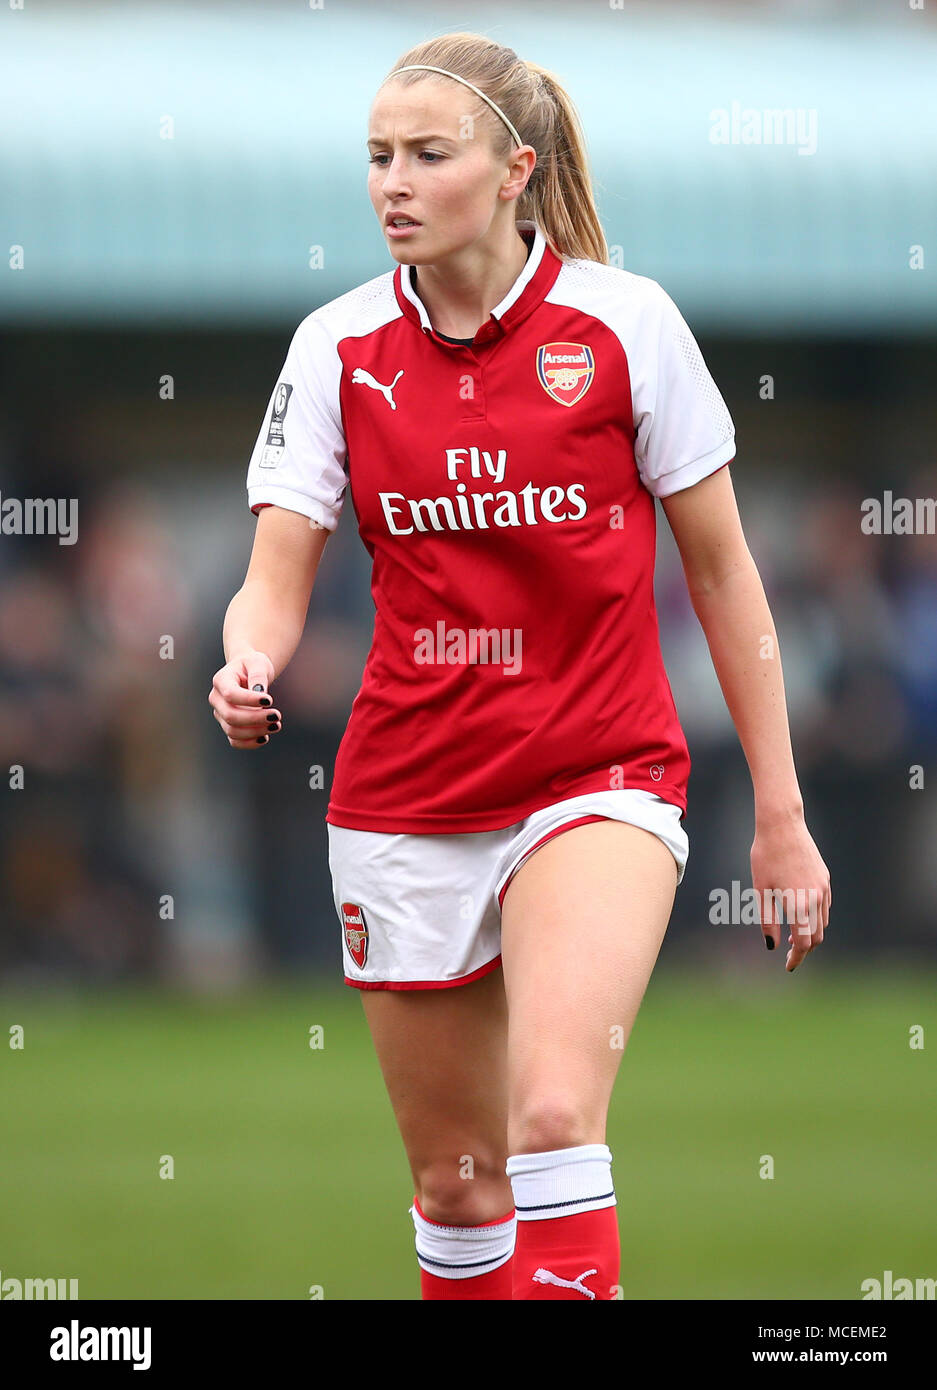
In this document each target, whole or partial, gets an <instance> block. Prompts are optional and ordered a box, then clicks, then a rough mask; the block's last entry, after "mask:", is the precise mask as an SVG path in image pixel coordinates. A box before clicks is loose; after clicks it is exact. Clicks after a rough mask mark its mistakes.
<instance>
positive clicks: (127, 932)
mask: <svg viewBox="0 0 937 1390" xmlns="http://www.w3.org/2000/svg"><path fill="white" fill-rule="evenodd" d="M54 464H55V466H54V468H49V469H48V471H47V475H46V476H44V475H43V470H42V469H38V470H36V469H34V468H31V469H29V470H27V469H26V468H25V467H24V466H23V464H22V463H21V462H19V461H18V459H17V457H16V456H15V451H14V450H13V449H12V448H10V447H6V448H5V449H4V451H3V452H2V454H0V492H2V495H3V496H18V497H25V496H51V495H55V496H63V495H64V496H73V497H76V498H77V499H78V524H79V540H78V543H77V544H75V545H72V546H66V545H59V544H58V543H57V541H56V539H55V538H54V537H50V536H13V535H3V536H2V537H0V765H2V767H3V768H4V769H5V774H4V775H5V777H6V779H7V782H8V785H7V787H6V788H5V789H4V793H3V797H2V811H0V881H2V908H0V914H2V926H0V975H2V978H3V979H4V980H5V981H6V982H7V983H10V982H13V983H15V984H26V985H28V984H29V983H30V982H36V983H39V984H42V985H46V984H47V983H50V982H51V983H60V984H63V985H68V984H69V983H70V982H72V981H95V982H97V981H100V982H106V981H112V980H126V979H131V978H136V979H162V980H172V981H176V980H189V981H198V982H199V983H200V984H202V985H205V986H207V987H210V986H214V985H221V984H224V983H226V982H229V981H232V980H239V979H242V978H245V977H251V976H254V975H256V974H261V973H264V972H277V971H291V970H310V971H316V970H321V971H323V972H325V974H326V976H327V978H328V979H330V980H335V981H338V979H339V978H340V974H341V959H340V949H339V937H338V923H337V917H336V914H335V910H334V907H333V904H332V898H331V887H330V883H329V878H328V864H327V850H326V845H327V842H326V829H325V821H324V816H325V808H326V804H327V800H328V785H329V781H330V776H331V768H332V764H333V761H334V757H335V752H336V749H337V747H338V743H339V740H340V738H341V735H342V732H343V730H344V726H345V721H346V719H347V717H348V712H349V709H350V705H351V701H352V699H353V698H354V694H355V692H356V690H357V688H358V684H359V682H360V676H361V671H362V668H363V665H364V661H365V658H366V655H367V651H368V647H369V645H370V637H371V625H372V618H373V607H372V603H371V598H370V590H369V579H370V576H369V560H368V557H367V555H366V553H365V551H364V549H363V547H362V546H361V544H360V541H359V538H358V536H357V532H356V528H355V519H354V513H353V510H352V508H351V507H350V506H347V505H346V509H345V513H344V514H343V517H342V520H341V524H340V526H339V528H338V531H337V532H336V533H335V534H334V535H333V536H332V537H330V539H329V542H328V544H327V546H326V551H325V555H324V557H323V561H322V564H321V567H320V571H319V576H318V579H317V583H316V588H315V592H314V594H313V600H312V604H311V607H310V614H309V619H308V622H307V627H306V631H305V634H304V637H303V640H302V643H301V645H300V647H299V649H298V651H297V653H296V655H295V657H294V658H293V661H292V662H291V664H290V666H289V668H288V669H287V670H286V671H285V672H284V673H283V674H282V675H281V677H280V678H279V679H278V681H277V682H276V683H275V687H274V691H275V698H276V701H277V704H278V705H279V707H280V708H281V709H282V710H283V713H284V729H283V732H282V733H281V734H280V735H279V736H278V737H277V738H275V739H274V740H273V741H272V742H271V744H270V745H269V746H267V747H265V748H263V749H259V750H257V751H256V752H252V753H237V752H234V751H233V750H231V749H230V748H229V747H228V744H227V740H226V739H225V737H224V735H223V733H222V731H221V730H220V728H219V727H218V725H217V723H216V722H215V720H214V718H213V717H212V714H211V710H210V707H209V705H208V701H207V696H208V692H209V688H210V685H211V679H212V676H213V674H214V672H215V671H216V670H217V669H218V667H219V666H221V665H222V664H223V660H224V657H223V651H222V645H221V632H222V623H223V618H224V612H225V608H226V606H227V603H228V601H229V600H230V598H231V596H232V594H233V593H234V592H235V591H236V589H237V588H238V587H239V586H240V583H241V581H242V579H243V575H244V570H245V568H246V564H247V560H248V556H249V553H250V544H251V538H252V534H253V529H254V525H255V521H254V518H253V517H252V516H251V515H250V513H249V511H248V509H247V501H246V493H245V491H244V471H245V469H246V458H245V459H244V460H243V466H242V461H236V462H235V463H233V464H231V465H230V466H227V467H226V470H225V473H224V475H223V476H222V475H220V474H219V472H218V470H217V468H210V469H209V468H206V470H205V474H204V477H203V478H202V477H199V476H198V470H197V469H195V468H193V475H194V476H193V477H192V478H189V479H187V480H185V481H184V482H183V481H178V480H177V481H167V480H163V479H160V478H159V477H158V476H155V475H154V476H152V477H147V478H145V479H141V480H139V481H126V480H113V479H109V480H108V479H105V480H102V481H99V482H98V483H96V484H95V485H94V486H90V485H89V482H88V480H87V478H85V477H84V476H81V477H80V476H78V470H75V471H74V473H73V474H72V475H71V476H70V473H69V467H70V465H69V464H68V461H67V460H65V459H62V458H59V459H56V460H55V461H54ZM733 480H734V483H735V487H736V493H737V496H738V498H739V505H740V510H741V513H742V517H743V524H744V526H745V530H746V535H747V538H748V542H749V546H750V548H751V550H752V553H753V555H754V556H755V559H756V561H757V563H758V566H759V569H760V573H761V575H762V578H763V581H764V585H765V589H766V592H767V596H768V600H769V603H770V605H771V609H772V612H773V615H774V618H775V621H776V625H777V628H778V632H779V637H780V646H781V656H782V662H783V670H784V679H785V685H786V692H787V701H788V709H789V713H790V719H791V730H792V738H793V744H794V750H795V758H796V763H797V769H798V773H799V776H800V780H801V786H802V789H803V792H804V796H805V802H806V810H807V821H808V826H809V828H810V830H811V833H812V834H813V835H814V838H815V839H816V841H817V843H818V845H819V847H820V851H821V853H822V854H823V856H824V858H825V860H826V862H827V864H828V866H829V867H830V870H831V874H832V879H833V885H834V910H833V921H834V922H835V925H836V928H837V930H838V931H840V932H841V933H842V935H843V936H844V938H847V939H848V941H849V944H850V946H851V947H852V948H854V949H855V950H857V951H860V952H861V953H862V954H868V953H871V952H874V951H877V950H888V951H901V950H907V949H916V950H919V951H933V950H934V948H935V933H934V931H933V924H934V922H935V920H937V878H935V874H934V871H933V846H934V844H935V843H937V824H935V817H934V809H933V808H934V805H935V797H934V791H933V787H932V786H930V785H929V783H928V779H931V780H932V779H934V778H937V759H935V753H937V537H934V536H932V535H912V536H894V535H892V536H888V535H881V536H875V535H866V534H864V533H863V532H862V531H861V529H860V517H861V511H860V507H861V503H862V500H863V496H864V492H863V489H862V487H861V486H860V485H858V484H855V483H852V482H848V481H845V480H843V479H817V478H812V479H811V480H810V481H809V483H808V482H806V481H805V479H804V478H803V477H798V476H797V475H796V474H793V473H791V474H786V475H781V474H780V473H776V472H773V471H771V470H769V469H763V470H761V471H760V472H759V471H756V470H755V469H754V468H748V467H746V468H743V467H742V466H741V465H740V466H739V467H738V468H737V469H736V468H733ZM889 486H892V487H893V488H894V491H895V494H896V495H903V496H908V497H924V496H930V497H934V496H937V471H935V470H933V469H922V470H920V471H912V472H911V473H909V475H908V476H906V477H904V478H901V479H894V480H892V481H891V482H890V483H889ZM658 518H659V545H658V562H657V577H656V589H657V599H658V616H659V622H660V630H661V642H662V648H663V651H664V656H665V662H666V665H667V669H668V673H669V675H670V679H671V685H672V688H673V691H674V696H675V700H676V703H677V708H678V711H679V714H680V717H681V721H682V723H683V727H684V729H685V732H686V735H687V738H688V742H689V746H690V752H691V756H692V760H693V772H692V775H691V781H690V804H689V811H688V816H687V823H686V824H687V832H688V835H689V839H690V846H691V850H690V860H689V864H688V867H687V874H686V878H685V880H684V883H683V885H682V886H681V888H680V889H679V890H678V894H677V901H676V906H675V910H674V916H673V922H672V927H671V933H670V937H672V938H673V939H674V943H675V949H677V950H679V947H680V945H681V943H685V944H687V946H688V948H689V949H692V950H696V951H698V952H700V953H701V954H705V953H706V952H708V951H710V950H715V951H718V952H720V953H722V954H723V955H725V954H726V953H731V952H732V951H734V950H735V949H736V945H735V942H734V940H733V938H732V930H733V929H731V928H724V929H722V930H721V939H720V940H719V941H718V942H714V941H713V934H714V933H715V932H716V930H717V929H715V928H713V927H712V926H710V925H709V923H708V921H707V907H708V900H709V893H710V891H711V890H712V889H713V888H714V887H718V886H724V887H729V885H730V884H731V882H732V880H733V879H738V880H740V881H741V884H742V887H743V888H744V887H746V886H748V885H749V884H750V882H751V880H750V866H749V862H748V851H749V849H750V844H751V835H752V830H753V809H752V798H751V784H750V780H749V778H748V773H747V768H746V765H745V761H744V757H743V754H742V752H741V749H740V747H739V743H738V739H737V736H736V734H735V730H734V728H733V726H732V722H731V719H730V718H729V715H728V712H727V710H726V707H725V703H724V700H723V698H722V694H721V691H720V689H719V686H718V682H717V680H716V678H715V675H714V672H713V669H712V663H711V660H710V657H709V652H708V648H707V646H706V641H705V638H704V636H703V633H702V631H701V629H700V627H699V624H698V621H697V619H696V616H695V614H694V612H693V609H692V607H691V605H690V601H689V597H688V595H687V591H686V586H685V582H684V578H683V574H682V569H681V566H680V563H679V557H678V554H677V551H676V547H675V545H674V543H673V538H672V537H671V535H670V533H669V530H668V528H667V525H666V521H665V519H664V517H663V513H662V512H660V511H658ZM316 766H321V767H322V768H323V774H324V787H323V788H322V789H317V788H316V787H314V786H313V785H311V782H313V781H314V769H315V767H316ZM916 766H919V767H920V768H922V770H923V776H924V779H925V786H924V789H922V790H918V789H915V787H914V785H913V784H914V780H915V777H914V772H913V769H914V768H915V767H916ZM20 769H21V772H20V771H19V770H20ZM928 807H930V810H928ZM668 940H670V938H668Z"/></svg>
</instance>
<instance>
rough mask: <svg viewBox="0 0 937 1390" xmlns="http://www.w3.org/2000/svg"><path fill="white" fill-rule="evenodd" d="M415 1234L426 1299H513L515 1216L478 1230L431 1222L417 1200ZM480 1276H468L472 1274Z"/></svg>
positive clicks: (503, 1217) (512, 1214)
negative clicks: (512, 1271)
mask: <svg viewBox="0 0 937 1390" xmlns="http://www.w3.org/2000/svg"><path fill="white" fill-rule="evenodd" d="M410 1215H411V1216H412V1217H413V1224H414V1227H415V1229H416V1253H417V1259H418V1260H419V1264H420V1294H421V1297H422V1298H423V1299H424V1301H426V1300H430V1301H433V1302H438V1301H439V1300H441V1299H504V1300H510V1298H511V1297H512V1284H511V1263H512V1255H513V1250H514V1232H515V1227H516V1217H515V1214H514V1212H513V1211H511V1212H509V1213H508V1214H507V1216H501V1217H498V1218H497V1219H496V1220H494V1221H486V1222H484V1223H483V1224H482V1225H480V1226H451V1225H446V1224H444V1223H443V1222H441V1221H430V1220H429V1219H428V1218H427V1217H426V1216H424V1215H423V1212H422V1210H421V1209H420V1204H419V1202H418V1201H417V1199H416V1197H414V1199H413V1206H412V1207H411V1208H410ZM476 1269H477V1270H478V1273H472V1272H471V1271H473V1270H476Z"/></svg>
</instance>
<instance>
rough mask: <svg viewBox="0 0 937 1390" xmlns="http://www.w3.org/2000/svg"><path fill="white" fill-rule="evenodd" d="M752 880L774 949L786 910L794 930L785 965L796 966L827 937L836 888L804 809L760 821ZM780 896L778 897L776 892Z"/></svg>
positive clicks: (757, 829)
mask: <svg viewBox="0 0 937 1390" xmlns="http://www.w3.org/2000/svg"><path fill="white" fill-rule="evenodd" d="M751 862H752V884H753V885H754V888H755V891H756V893H757V895H758V902H759V903H760V904H761V925H762V932H763V934H764V937H765V941H766V943H768V942H770V943H771V949H774V948H775V947H777V945H778V943H779V941H780V939H781V925H782V923H783V920H784V913H785V910H786V912H787V918H788V926H789V927H790V931H791V935H789V936H788V938H787V944H788V946H789V947H790V950H789V951H788V953H787V961H786V963H785V969H786V970H788V971H792V970H796V969H797V967H798V965H800V963H801V961H802V960H803V959H804V958H805V957H806V956H807V955H809V954H810V952H811V951H812V950H813V949H814V947H815V946H819V945H820V943H821V941H822V940H823V932H824V929H825V927H826V926H827V925H828V923H829V919H830V907H831V905H832V902H833V893H832V890H831V887H830V871H829V869H828V868H827V867H826V865H825V864H824V862H823V860H822V859H821V857H820V851H819V850H818V849H817V847H816V845H815V844H814V842H813V838H812V836H811V835H810V832H809V831H808V829H807V826H806V824H805V822H804V818H803V816H802V815H798V816H797V817H795V818H793V819H791V820H789V821H784V822H781V823H775V824H771V825H769V826H767V827H765V826H756V830H755V839H754V843H753V844H752V850H751ZM775 893H779V894H780V895H781V896H780V897H779V898H777V899H775V897H774V894H775Z"/></svg>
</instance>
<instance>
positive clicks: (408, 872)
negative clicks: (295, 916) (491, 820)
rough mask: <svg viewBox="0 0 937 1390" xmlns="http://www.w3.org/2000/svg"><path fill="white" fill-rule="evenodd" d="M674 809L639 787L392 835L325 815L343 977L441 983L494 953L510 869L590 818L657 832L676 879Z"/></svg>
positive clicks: (680, 860)
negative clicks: (465, 828) (459, 825)
mask: <svg viewBox="0 0 937 1390" xmlns="http://www.w3.org/2000/svg"><path fill="white" fill-rule="evenodd" d="M680 817H681V811H680V807H679V806H674V805H671V804H670V803H669V802H666V801H664V800H662V798H661V797H659V796H655V795H654V793H653V792H648V791H641V790H639V789H637V788H634V789H631V788H625V789H623V790H615V791H600V792H588V793H586V794H585V795H584V796H571V797H568V798H567V799H566V800H565V801H558V802H556V803H555V804H554V805H552V806H546V807H544V808H543V809H542V810H540V811H534V812H533V813H532V814H531V815H529V816H527V817H526V818H525V819H524V820H521V821H518V822H517V823H516V824H515V825H509V826H507V827H506V828H505V829H503V830H481V831H472V832H470V833H467V834H460V835H394V834H388V833H386V832H384V831H372V830H349V829H347V828H346V827H344V826H338V825H331V824H329V823H328V822H326V827H327V830H328V839H329V869H330V871H331V875H332V892H333V897H334V900H335V910H336V912H337V913H338V918H339V921H340V922H341V924H342V956H343V960H344V967H345V983H346V984H349V985H355V986H356V987H357V988H358V989H442V988H445V987H446V986H448V985H463V984H467V983H468V982H469V980H475V979H478V977H479V976H481V975H486V974H487V973H488V971H489V970H493V969H494V968H495V966H496V965H498V963H499V961H500V959H501V904H502V902H503V900H504V894H505V892H506V890H507V886H508V884H509V883H510V881H511V878H512V876H513V875H514V873H515V872H516V871H517V869H519V868H520V866H521V864H522V863H523V862H524V860H525V859H526V858H527V857H528V855H530V854H532V853H533V852H534V850H535V849H538V848H539V847H540V846H541V845H542V844H544V842H545V841H547V840H549V839H551V838H552V837H553V836H554V835H557V834H559V833H560V831H562V830H569V829H571V827H572V826H574V825H581V824H585V823H586V822H587V821H592V820H619V821H627V822H628V823H629V824H631V825H638V826H641V827H642V828H643V829H645V830H649V831H651V832H652V833H653V834H655V835H657V836H658V837H659V838H660V839H661V840H662V841H663V842H664V844H665V845H666V846H667V848H668V849H669V850H670V852H671V853H672V855H673V857H674V859H675V860H676V864H677V883H678V884H679V883H680V882H681V881H682V879H683V872H684V868H685V866H686V861H687V855H688V853H689V842H688V840H687V836H686V831H685V830H684V829H683V826H682V825H681V823H680Z"/></svg>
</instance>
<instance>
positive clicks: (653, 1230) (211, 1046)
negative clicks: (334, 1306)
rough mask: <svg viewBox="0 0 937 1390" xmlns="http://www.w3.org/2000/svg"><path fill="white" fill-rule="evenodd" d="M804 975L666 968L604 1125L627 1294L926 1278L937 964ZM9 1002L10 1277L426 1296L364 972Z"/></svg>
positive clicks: (138, 1286)
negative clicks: (219, 994) (916, 1030)
mask: <svg viewBox="0 0 937 1390" xmlns="http://www.w3.org/2000/svg"><path fill="white" fill-rule="evenodd" d="M772 964H776V962H772ZM811 969H815V965H814V961H812V960H811V961H808V962H807V964H806V967H805V968H804V969H802V971H800V972H798V973H797V974H796V975H795V976H786V975H785V974H784V972H783V969H781V970H775V971H773V972H771V974H770V978H768V971H767V967H766V971H765V980H764V981H758V982H757V983H756V984H753V983H751V982H749V981H741V980H732V981H728V980H726V979H722V980H720V979H718V978H713V977H704V976H694V977H690V976H689V975H686V974H682V975H681V974H673V973H671V974H664V973H662V972H661V971H658V974H657V975H656V976H655V978H654V979H653V980H652V982H651V986H650V989H649V991H648V994H647V996H646V998H645V1001H644V1004H643V1006H642V1009H641V1012H640V1014H639V1016H638V1020H637V1024H636V1026H635V1029H634V1032H633V1034H632V1037H631V1040H630V1042H629V1044H628V1047H627V1048H626V1050H625V1053H624V1056H623V1060H622V1065H621V1070H620V1073H619V1079H618V1083H617V1086H616V1090H615V1095H614V1099H613V1103H612V1110H611V1114H610V1120H609V1131H608V1142H609V1145H610V1147H611V1149H612V1153H613V1155H614V1167H613V1174H614V1178H615V1186H616V1191H617V1193H618V1219H619V1226H620V1231H621V1246H622V1274H621V1280H622V1286H623V1289H624V1297H625V1298H626V1299H647V1298H650V1299H723V1298H743V1299H771V1300H776V1299H800V1298H810V1299H826V1298H847V1299H853V1298H855V1299H859V1298H860V1297H861V1290H860V1285H861V1282H862V1280H863V1279H866V1278H882V1277H883V1273H884V1271H885V1270H886V1269H890V1270H892V1271H893V1274H894V1276H895V1277H896V1278H897V1277H908V1278H912V1279H913V1278H928V1277H929V1278H933V1277H935V1276H937V1240H935V1235H937V1200H935V1196H937V1193H935V1187H937V1183H935V1177H934V1174H935V1164H934V1159H935V1154H937V1105H935V1094H937V1092H935V1068H934V1064H933V1060H932V1059H933V1056H934V1052H935V1049H937V1027H935V1022H937V1020H935V1012H937V1005H935V1001H937V988H935V985H937V980H935V978H934V976H933V975H928V974H927V973H925V972H920V973H915V974H911V973H905V974H888V973H880V974H878V975H876V976H874V977H873V976H872V975H871V974H866V975H860V976H854V977H850V978H848V979H846V978H842V977H839V978H837V979H835V980H833V979H831V978H830V977H829V976H828V975H827V976H821V975H820V974H819V973H817V974H816V975H815V976H814V977H813V978H811V977H810V975H809V974H808V972H809V971H810V970H811ZM0 1019H2V1027H0V1039H2V1040H3V1042H4V1046H3V1049H2V1051H3V1056H2V1058H0V1278H2V1279H7V1278H9V1277H11V1276H12V1277H14V1278H18V1279H25V1278H28V1277H37V1278H38V1277H42V1278H77V1279H78V1280H79V1298H81V1299H92V1298H104V1299H114V1298H132V1299H138V1298H157V1299H193V1298H208V1299H247V1298H261V1299H308V1298H309V1297H310V1289H311V1288H312V1287H313V1286H319V1287H321V1290H322V1296H323V1297H324V1298H326V1299H416V1298H418V1297H419V1281H418V1274H417V1266H416V1261H415V1257H414V1254H413V1231H412V1225H411V1221H410V1217H409V1215H408V1207H409V1205H410V1202H411V1199H412V1188H411V1185H410V1178H409V1169H408V1167H407V1164H406V1160H405V1158H404V1154H403V1150H402V1147H401V1145H400V1142H399V1139H398V1136H397V1132H396V1129H395V1126H394V1121H393V1115H392V1112H391V1110H390V1105H389V1102H388V1100H387V1098H386V1095H385V1092H384V1088H383V1082H382V1079H381V1075H380V1071H379V1068H378V1065H377V1060H376V1058H375V1056H374V1054H373V1050H372V1046H371V1041H370V1035H369V1034H368V1031H367V1027H366V1024H365V1021H364V1016H363V1013H362V1011H361V1006H360V1000H359V996H358V994H357V991H353V990H351V989H348V988H347V987H342V988H340V989H339V990H338V991H335V990H332V991H322V990H313V989H304V988H302V987H297V986H295V985H294V986H291V987H289V988H278V987H268V988H265V989H263V990H257V991H251V992H249V993H246V994H243V995H239V996H236V997H226V998H224V999H217V1000H213V1001H205V1000H204V999H202V1000H199V999H192V998H190V997H186V996H182V995H167V994H166V993H162V992H158V991H146V992H119V993H106V994H100V995H97V994H90V995H89V994H75V995H70V996H68V997H67V998H65V999H60V1000H45V1001H44V1000H42V999H41V998H40V997H38V996H35V995H31V996H29V997H28V998H27V997H19V996H15V995H4V996H0ZM15 1025H21V1026H22V1027H23V1029H24V1030H25V1032H24V1043H25V1045H24V1047H23V1048H22V1049H14V1048H9V1047H8V1046H7V1045H6V1044H7V1041H8V1039H9V1037H10V1032H9V1030H10V1029H11V1028H13V1027H14V1026H15ZM315 1025H319V1026H320V1027H321V1028H322V1029H323V1035H322V1040H323V1043H324V1045H323V1046H322V1047H321V1048H311V1047H310V1046H309V1039H310V1028H312V1027H313V1026H315ZM915 1025H920V1026H922V1027H923V1029H924V1043H925V1045H924V1047H923V1048H912V1047H910V1046H909V1040H910V1037H911V1031H910V1030H911V1029H912V1028H913V1027H914V1026H915ZM163 1155H171V1157H172V1160H173V1165H174V1176H173V1177H172V1179H167V1178H161V1177H160V1163H161V1159H162V1156H163ZM762 1155H771V1156H772V1158H773V1161H774V1177H773V1179H770V1180H766V1179H764V1178H761V1177H760V1176H759V1171H760V1167H761V1161H762Z"/></svg>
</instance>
